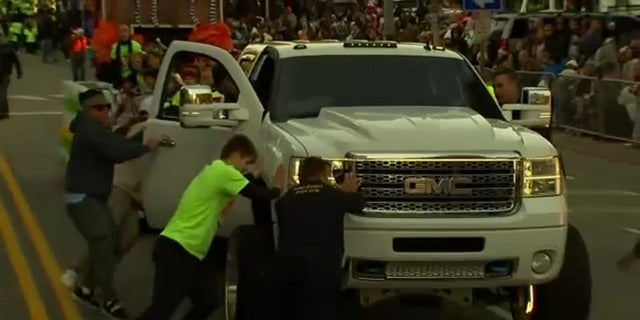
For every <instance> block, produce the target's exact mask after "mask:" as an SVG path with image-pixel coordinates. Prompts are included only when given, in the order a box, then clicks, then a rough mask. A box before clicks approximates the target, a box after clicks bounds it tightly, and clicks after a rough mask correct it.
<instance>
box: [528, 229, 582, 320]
mask: <svg viewBox="0 0 640 320" xmlns="http://www.w3.org/2000/svg"><path fill="white" fill-rule="evenodd" d="M536 298H537V299H536V308H535V311H534V314H533V315H532V316H531V320H587V319H589V312H590V308H591V268H590V263H589V253H588V252H587V246H586V245H585V243H584V239H583V238H582V235H581V234H580V231H578V229H577V228H576V227H574V226H573V225H569V227H568V229H567V245H566V249H565V256H564V264H563V266H562V269H561V270H560V274H559V275H558V277H557V278H556V279H554V280H553V281H551V282H549V283H546V284H542V285H539V286H537V287H536Z"/></svg>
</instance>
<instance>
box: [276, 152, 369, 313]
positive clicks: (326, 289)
mask: <svg viewBox="0 0 640 320" xmlns="http://www.w3.org/2000/svg"><path fill="white" fill-rule="evenodd" d="M330 175H331V165H330V163H329V162H327V161H325V160H322V159H320V158H318V157H309V158H306V159H304V160H303V161H302V163H301V164H300V172H299V178H300V184H299V185H297V186H294V187H293V188H291V189H290V190H289V191H288V192H287V193H286V194H285V195H284V196H283V197H282V198H280V199H279V200H278V201H277V202H276V205H275V210H276V214H277V217H278V228H279V234H278V250H277V251H278V252H277V253H278V255H279V256H281V257H290V258H294V259H299V260H300V261H302V262H303V264H304V268H305V271H306V272H304V273H303V274H304V275H303V276H302V279H301V281H300V282H301V289H302V291H303V292H302V294H301V295H300V298H302V299H303V300H304V302H303V303H302V308H303V310H302V313H303V317H302V319H304V320H315V319H318V320H326V319H337V318H338V311H337V309H338V298H339V294H340V282H341V274H342V259H343V253H344V226H343V222H344V216H345V214H346V213H347V212H350V213H357V212H361V211H362V210H363V209H364V206H365V202H364V200H363V198H362V197H361V196H360V194H359V193H358V188H359V186H360V183H359V182H358V181H357V180H356V178H355V176H354V174H353V173H345V174H344V176H343V177H341V178H342V179H337V180H342V181H340V182H341V183H340V185H339V186H338V187H333V186H332V185H331V183H330V182H329V177H330Z"/></svg>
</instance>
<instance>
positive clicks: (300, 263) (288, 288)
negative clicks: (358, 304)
mask: <svg viewBox="0 0 640 320" xmlns="http://www.w3.org/2000/svg"><path fill="white" fill-rule="evenodd" d="M310 263H311V264H314V263H316V261H306V259H303V258H299V257H298V258H293V257H277V258H276V259H274V261H273V262H272V263H271V267H270V268H267V269H266V270H264V272H265V274H266V275H268V276H267V277H266V278H268V279H266V283H265V284H266V285H264V286H263V288H262V290H261V292H262V297H263V299H264V300H266V301H264V302H263V303H262V305H263V309H264V313H265V316H264V317H263V318H260V319H261V320H262V319H265V320H267V319H268V320H280V319H292V320H293V319H295V320H327V319H332V320H336V319H339V318H340V317H339V312H338V306H339V302H340V294H341V291H340V273H339V270H336V271H335V272H331V271H328V270H329V268H326V271H328V272H326V271H325V270H318V269H323V268H313V267H311V268H310V267H309V264H310ZM317 265H322V263H317ZM314 269H315V270H314ZM318 271H320V272H318Z"/></svg>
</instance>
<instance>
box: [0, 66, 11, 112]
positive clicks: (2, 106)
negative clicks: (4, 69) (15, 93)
mask: <svg viewBox="0 0 640 320" xmlns="http://www.w3.org/2000/svg"><path fill="white" fill-rule="evenodd" d="M10 82H11V76H10V75H0V119H6V118H8V117H9V83H10Z"/></svg>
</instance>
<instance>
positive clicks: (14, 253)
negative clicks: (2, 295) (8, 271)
mask: <svg viewBox="0 0 640 320" xmlns="http://www.w3.org/2000/svg"><path fill="white" fill-rule="evenodd" d="M0 238H1V239H2V242H4V246H5V247H6V248H7V254H8V255H9V263H11V266H12V267H13V271H14V272H15V273H16V277H17V278H18V284H19V285H20V290H21V291H22V296H23V297H24V302H25V303H26V304H27V309H28V310H29V315H30V316H31V319H32V320H40V319H42V320H48V319H49V315H47V310H46V308H45V306H44V303H43V302H42V297H40V293H39V292H38V288H37V286H36V283H35V281H34V280H33V273H32V272H31V268H29V264H28V263H27V258H26V257H25V255H24V252H23V251H22V247H21V246H20V242H19V240H18V236H17V235H16V232H15V230H14V229H13V226H12V224H11V218H10V217H9V214H8V213H7V209H6V208H5V207H4V204H3V203H2V199H0Z"/></svg>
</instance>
